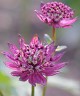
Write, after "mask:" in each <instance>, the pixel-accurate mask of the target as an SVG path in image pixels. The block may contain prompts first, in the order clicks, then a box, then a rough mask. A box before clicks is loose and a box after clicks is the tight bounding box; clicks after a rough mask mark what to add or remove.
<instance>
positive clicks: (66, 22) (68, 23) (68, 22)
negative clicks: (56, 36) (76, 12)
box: [59, 18, 77, 27]
mask: <svg viewBox="0 0 80 96" xmlns="http://www.w3.org/2000/svg"><path fill="white" fill-rule="evenodd" d="M76 20H77V18H74V19H70V20H67V19H63V20H61V21H60V23H59V25H60V26H61V27H70V26H71V25H72V24H73V23H74V22H75V21H76Z"/></svg>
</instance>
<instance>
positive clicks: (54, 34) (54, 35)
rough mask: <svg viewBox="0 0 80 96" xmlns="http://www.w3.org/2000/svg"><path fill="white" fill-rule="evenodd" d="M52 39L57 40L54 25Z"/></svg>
mask: <svg viewBox="0 0 80 96" xmlns="http://www.w3.org/2000/svg"><path fill="white" fill-rule="evenodd" d="M52 39H53V41H55V42H56V29H55V28H54V27H53V29H52Z"/></svg>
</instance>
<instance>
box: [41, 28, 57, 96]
mask: <svg viewBox="0 0 80 96" xmlns="http://www.w3.org/2000/svg"><path fill="white" fill-rule="evenodd" d="M55 30H56V29H55V28H54V27H53V29H52V39H53V41H55V43H56V31H55ZM46 79H48V77H46ZM46 89H47V85H46V86H44V88H43V93H42V96H45V95H46Z"/></svg>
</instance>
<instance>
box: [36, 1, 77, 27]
mask: <svg viewBox="0 0 80 96" xmlns="http://www.w3.org/2000/svg"><path fill="white" fill-rule="evenodd" d="M40 9H41V10H40V11H37V10H35V11H36V14H37V16H38V18H39V19H40V20H41V21H43V22H45V23H47V24H49V25H51V26H53V27H54V28H60V27H63V28H64V27H70V26H71V25H72V24H73V23H74V22H75V21H76V18H74V17H73V16H74V11H73V10H72V9H71V8H70V7H68V6H67V5H64V4H63V3H61V2H49V3H46V4H43V3H41V6H40Z"/></svg>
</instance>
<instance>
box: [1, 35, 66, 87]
mask: <svg viewBox="0 0 80 96" xmlns="http://www.w3.org/2000/svg"><path fill="white" fill-rule="evenodd" d="M19 45H20V48H19V49H18V48H17V47H16V45H14V44H11V43H8V46H9V49H10V50H9V51H8V52H3V54H4V55H5V56H6V57H7V58H8V59H9V61H6V62H5V64H6V66H7V67H9V68H11V69H12V70H13V71H12V72H11V74H12V76H17V77H19V80H21V81H27V80H28V81H29V83H30V84H32V85H33V86H35V85H36V83H38V84H42V85H45V84H46V78H45V77H46V76H53V75H55V74H57V73H58V72H59V70H60V69H61V68H62V67H64V66H65V64H66V62H61V63H59V62H58V61H59V60H60V59H61V57H62V56H63V54H64V52H63V53H58V54H56V55H55V56H53V55H54V52H55V49H56V47H55V46H54V42H52V43H51V44H49V45H48V44H46V45H44V44H43V43H42V42H41V41H40V40H39V38H38V36H37V35H35V36H34V37H33V39H32V40H31V42H30V44H26V43H25V41H24V39H23V38H22V37H21V36H20V35H19Z"/></svg>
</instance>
